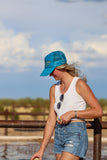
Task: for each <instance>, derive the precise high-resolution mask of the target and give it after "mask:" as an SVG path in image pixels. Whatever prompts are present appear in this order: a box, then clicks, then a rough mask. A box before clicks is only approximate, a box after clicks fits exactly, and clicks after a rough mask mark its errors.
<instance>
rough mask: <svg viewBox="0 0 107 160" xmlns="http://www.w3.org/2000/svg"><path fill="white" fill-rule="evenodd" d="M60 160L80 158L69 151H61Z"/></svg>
mask: <svg viewBox="0 0 107 160" xmlns="http://www.w3.org/2000/svg"><path fill="white" fill-rule="evenodd" d="M58 160H59V159H58ZM60 160H80V158H79V157H78V156H75V155H73V154H71V153H69V152H62V154H61V157H60Z"/></svg>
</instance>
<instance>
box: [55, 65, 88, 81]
mask: <svg viewBox="0 0 107 160" xmlns="http://www.w3.org/2000/svg"><path fill="white" fill-rule="evenodd" d="M56 69H59V70H64V71H66V72H68V73H69V74H70V75H71V76H73V77H75V76H76V77H81V78H82V79H83V80H84V81H85V82H86V81H87V78H86V76H85V75H82V74H81V71H80V70H79V68H78V64H77V63H73V64H67V63H65V64H63V65H61V66H57V67H56Z"/></svg>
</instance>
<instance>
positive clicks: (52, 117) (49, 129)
mask: <svg viewBox="0 0 107 160" xmlns="http://www.w3.org/2000/svg"><path fill="white" fill-rule="evenodd" d="M54 93H55V86H52V87H51V88H50V105H49V106H50V107H49V116H48V120H47V123H46V126H45V130H44V135H43V140H42V143H41V146H40V149H39V151H38V152H36V153H35V154H34V155H33V157H32V158H31V160H34V158H36V157H37V158H40V160H42V156H43V153H44V151H45V148H46V146H47V145H48V143H49V141H50V139H51V136H52V134H53V131H54V128H55V125H56V117H57V116H56V113H55V111H54V103H55V96H54Z"/></svg>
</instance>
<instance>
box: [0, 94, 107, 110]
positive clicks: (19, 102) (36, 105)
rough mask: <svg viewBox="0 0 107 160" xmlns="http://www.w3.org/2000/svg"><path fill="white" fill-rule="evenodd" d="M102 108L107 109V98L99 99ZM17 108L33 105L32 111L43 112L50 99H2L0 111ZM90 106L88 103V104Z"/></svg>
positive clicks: (47, 107) (0, 100) (46, 108)
mask: <svg viewBox="0 0 107 160" xmlns="http://www.w3.org/2000/svg"><path fill="white" fill-rule="evenodd" d="M98 101H99V103H100V105H101V107H102V109H104V110H105V108H106V110H107V99H104V98H102V99H99V100H98ZM10 106H11V107H12V108H14V107H15V108H17V107H25V108H30V107H33V110H32V112H43V111H44V108H45V110H48V109H49V100H48V99H43V98H36V99H31V98H28V97H27V98H22V99H0V112H2V111H4V110H5V108H9V107H10ZM87 107H88V105H87Z"/></svg>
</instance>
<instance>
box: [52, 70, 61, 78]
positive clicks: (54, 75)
mask: <svg viewBox="0 0 107 160" xmlns="http://www.w3.org/2000/svg"><path fill="white" fill-rule="evenodd" d="M50 76H52V77H54V79H55V80H61V77H62V71H61V70H59V69H56V68H55V69H54V71H53V72H52V73H51V74H50Z"/></svg>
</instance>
